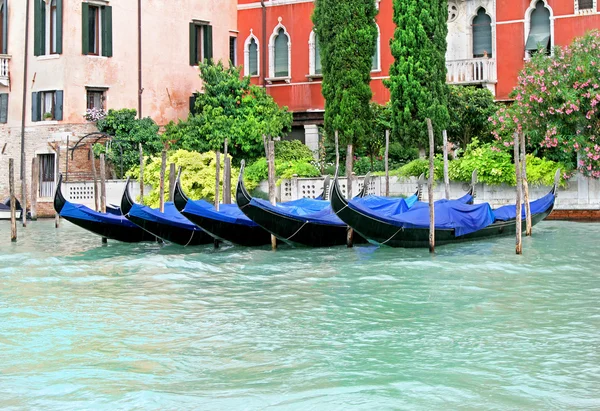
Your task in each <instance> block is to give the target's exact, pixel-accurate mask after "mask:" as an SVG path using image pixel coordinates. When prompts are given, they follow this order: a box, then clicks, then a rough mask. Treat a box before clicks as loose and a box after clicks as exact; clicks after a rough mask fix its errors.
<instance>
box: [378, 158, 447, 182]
mask: <svg viewBox="0 0 600 411" xmlns="http://www.w3.org/2000/svg"><path fill="white" fill-rule="evenodd" d="M423 173H425V177H429V159H427V158H417V159H416V160H413V161H411V162H410V163H408V164H405V165H403V166H402V167H400V168H398V169H396V170H392V171H390V175H391V176H397V177H419V176H420V175H421V174H423ZM433 176H434V178H435V179H436V180H439V179H441V178H443V177H444V163H443V160H442V159H441V158H440V157H439V156H436V157H435V159H434V160H433Z"/></svg>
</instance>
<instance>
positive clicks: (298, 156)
mask: <svg viewBox="0 0 600 411" xmlns="http://www.w3.org/2000/svg"><path fill="white" fill-rule="evenodd" d="M275 158H276V159H278V160H285V161H307V162H310V161H312V160H313V159H314V157H313V153H312V151H310V148H308V147H307V146H306V145H305V144H302V142H301V141H300V140H291V141H286V140H282V141H276V142H275Z"/></svg>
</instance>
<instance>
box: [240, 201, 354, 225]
mask: <svg viewBox="0 0 600 411" xmlns="http://www.w3.org/2000/svg"><path fill="white" fill-rule="evenodd" d="M250 204H252V205H254V206H256V207H259V208H262V209H263V210H267V211H272V212H274V213H276V214H278V215H282V216H286V217H289V218H292V219H294V220H299V221H302V222H311V223H315V224H330V225H336V226H344V227H345V226H346V223H344V222H343V221H342V220H340V219H339V218H338V216H337V215H335V213H334V212H333V209H332V208H331V203H330V202H329V201H327V200H314V199H310V198H302V199H300V200H295V201H293V202H292V201H290V202H288V203H281V204H277V205H272V204H271V203H269V202H268V201H265V200H261V199H258V198H253V199H252V201H250Z"/></svg>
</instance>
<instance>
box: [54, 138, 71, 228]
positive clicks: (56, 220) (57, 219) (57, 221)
mask: <svg viewBox="0 0 600 411" xmlns="http://www.w3.org/2000/svg"><path fill="white" fill-rule="evenodd" d="M68 151H69V150H67V155H69V153H68ZM55 167H56V175H57V176H58V175H59V174H60V146H59V145H58V144H57V145H56V166H55ZM65 171H66V170H65ZM55 184H58V180H57V181H56V183H55ZM58 227H60V215H59V214H58V213H56V214H54V228H58Z"/></svg>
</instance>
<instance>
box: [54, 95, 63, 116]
mask: <svg viewBox="0 0 600 411" xmlns="http://www.w3.org/2000/svg"><path fill="white" fill-rule="evenodd" d="M55 93H56V94H55V98H56V101H55V103H54V120H62V119H63V91H62V90H56V92H55Z"/></svg>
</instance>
